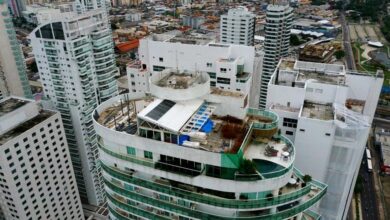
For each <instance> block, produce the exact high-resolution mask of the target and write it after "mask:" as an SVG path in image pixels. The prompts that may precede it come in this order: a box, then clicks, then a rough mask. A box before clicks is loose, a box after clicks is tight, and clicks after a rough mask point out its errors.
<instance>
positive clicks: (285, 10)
mask: <svg viewBox="0 0 390 220" xmlns="http://www.w3.org/2000/svg"><path fill="white" fill-rule="evenodd" d="M292 22H293V9H292V8H291V7H290V6H289V5H288V4H286V5H272V4H270V5H268V7H267V18H266V25H265V40H264V53H265V55H264V61H263V71H262V74H261V85H260V101H259V107H260V108H265V106H266V100H267V90H268V82H269V80H270V78H271V76H272V74H273V73H274V70H275V68H276V66H277V65H278V62H279V59H280V58H282V57H286V56H287V55H288V50H289V48H290V34H291V25H292Z"/></svg>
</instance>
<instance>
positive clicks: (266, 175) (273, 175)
mask: <svg viewBox="0 0 390 220" xmlns="http://www.w3.org/2000/svg"><path fill="white" fill-rule="evenodd" d="M293 167H294V165H293V164H291V165H290V166H289V167H286V168H284V169H281V170H278V171H274V172H269V173H261V175H262V176H263V177H264V178H266V179H271V178H276V177H279V176H282V175H284V174H286V173H288V172H289V171H290V170H291V169H293Z"/></svg>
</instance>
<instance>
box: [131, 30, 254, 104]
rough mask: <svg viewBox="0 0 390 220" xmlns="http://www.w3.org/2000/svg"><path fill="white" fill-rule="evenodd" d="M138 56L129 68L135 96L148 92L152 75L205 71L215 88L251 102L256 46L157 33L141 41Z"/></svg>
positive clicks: (132, 90)
mask: <svg viewBox="0 0 390 220" xmlns="http://www.w3.org/2000/svg"><path fill="white" fill-rule="evenodd" d="M138 53H139V61H138V62H136V63H134V64H131V65H129V66H128V67H127V74H128V78H129V91H130V92H132V93H136V94H143V93H145V92H148V91H149V89H150V83H149V78H150V77H151V76H153V75H154V74H156V73H160V72H161V71H163V70H164V69H170V68H173V69H177V70H179V71H192V72H195V71H202V72H206V73H207V74H208V75H209V77H210V86H211V87H212V88H218V89H221V90H224V91H230V92H240V93H242V94H243V99H249V92H250V91H251V86H252V84H251V83H252V76H253V74H255V73H254V60H255V50H254V48H253V47H249V46H244V45H227V44H218V43H214V41H213V39H211V38H209V37H205V36H202V37H200V36H194V35H167V34H165V35H164V34H156V35H152V36H151V37H149V38H146V39H142V40H140V46H139V50H138Z"/></svg>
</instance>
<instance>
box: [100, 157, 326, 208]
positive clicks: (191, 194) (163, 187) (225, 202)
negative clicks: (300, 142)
mask: <svg viewBox="0 0 390 220" xmlns="http://www.w3.org/2000/svg"><path fill="white" fill-rule="evenodd" d="M101 167H102V169H103V171H104V172H106V173H107V174H108V175H109V176H111V177H114V178H116V179H118V180H121V181H124V182H126V183H130V184H134V185H137V186H138V187H142V188H145V189H148V190H152V191H155V192H158V193H164V194H168V195H170V196H175V197H178V198H182V199H187V200H190V201H192V202H196V203H203V204H207V205H212V206H217V207H222V208H230V209H240V210H245V209H258V208H266V207H271V206H276V205H283V204H287V203H290V202H293V201H296V200H297V199H300V198H302V197H303V196H305V195H308V194H309V193H310V192H312V188H313V189H314V188H318V189H323V188H324V187H323V186H322V185H318V184H317V183H315V182H310V183H308V184H307V185H306V186H305V187H302V188H299V189H297V190H294V188H290V189H288V190H291V189H292V190H291V191H289V192H288V193H285V194H282V195H279V196H276V197H273V198H272V199H267V198H262V199H245V200H236V199H227V198H222V197H217V196H213V195H208V194H205V193H199V192H196V191H189V190H185V189H180V188H177V187H173V186H172V185H169V184H168V185H167V184H162V183H159V182H158V181H151V180H146V179H142V178H139V177H135V176H132V175H129V174H128V173H125V172H123V171H119V170H117V169H114V168H110V167H108V166H106V165H105V164H103V163H101Z"/></svg>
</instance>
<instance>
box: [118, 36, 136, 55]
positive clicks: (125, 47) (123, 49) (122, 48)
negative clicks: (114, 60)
mask: <svg viewBox="0 0 390 220" xmlns="http://www.w3.org/2000/svg"><path fill="white" fill-rule="evenodd" d="M115 47H116V48H117V49H118V50H119V52H120V53H128V52H130V51H131V50H134V49H136V48H138V47H139V40H138V39H134V40H131V41H127V42H124V43H119V44H117V45H116V46H115Z"/></svg>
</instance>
